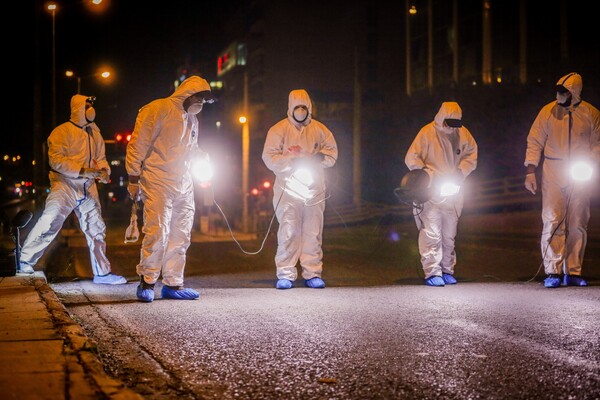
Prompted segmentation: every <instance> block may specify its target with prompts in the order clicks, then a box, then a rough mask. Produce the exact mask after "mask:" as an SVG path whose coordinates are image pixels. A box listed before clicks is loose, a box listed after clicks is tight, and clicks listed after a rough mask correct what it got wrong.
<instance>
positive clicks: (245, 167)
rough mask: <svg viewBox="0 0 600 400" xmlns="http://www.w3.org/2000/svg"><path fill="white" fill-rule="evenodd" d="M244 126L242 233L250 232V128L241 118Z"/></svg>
mask: <svg viewBox="0 0 600 400" xmlns="http://www.w3.org/2000/svg"><path fill="white" fill-rule="evenodd" d="M240 123H241V124H242V231H243V232H244V233H247V232H248V169H249V165H250V128H249V126H248V119H247V118H246V117H245V116H241V117H240Z"/></svg>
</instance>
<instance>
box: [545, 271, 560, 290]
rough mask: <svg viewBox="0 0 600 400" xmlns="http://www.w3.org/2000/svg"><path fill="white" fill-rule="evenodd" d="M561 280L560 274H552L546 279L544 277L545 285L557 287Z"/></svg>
mask: <svg viewBox="0 0 600 400" xmlns="http://www.w3.org/2000/svg"><path fill="white" fill-rule="evenodd" d="M560 281H561V279H560V275H556V274H550V275H548V277H547V278H546V279H544V287H547V288H557V287H559V286H560Z"/></svg>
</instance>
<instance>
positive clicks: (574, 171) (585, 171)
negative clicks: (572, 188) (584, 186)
mask: <svg viewBox="0 0 600 400" xmlns="http://www.w3.org/2000/svg"><path fill="white" fill-rule="evenodd" d="M593 172H594V169H593V168H592V166H591V165H590V164H588V163H586V162H585V161H578V162H576V163H575V164H573V165H571V178H573V180H575V181H578V182H585V181H589V180H590V179H592V173H593Z"/></svg>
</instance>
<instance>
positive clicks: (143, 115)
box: [125, 105, 160, 176]
mask: <svg viewBox="0 0 600 400" xmlns="http://www.w3.org/2000/svg"><path fill="white" fill-rule="evenodd" d="M159 123H160V122H159V121H158V118H157V115H156V112H155V111H154V110H153V108H152V106H149V105H147V106H144V107H142V108H141V109H140V111H139V113H138V116H137V118H136V121H135V127H134V129H133V133H132V134H131V140H130V141H129V143H128V144H127V154H126V157H125V169H126V170H127V174H128V175H132V176H140V175H141V174H142V163H143V162H144V160H145V159H146V156H147V154H148V150H149V149H150V147H151V146H152V143H153V142H154V139H155V137H156V135H157V134H158V132H159V131H160V129H159V127H158V126H157V125H159Z"/></svg>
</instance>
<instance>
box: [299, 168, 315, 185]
mask: <svg viewBox="0 0 600 400" xmlns="http://www.w3.org/2000/svg"><path fill="white" fill-rule="evenodd" d="M294 177H295V178H296V179H298V181H300V183H301V184H303V185H304V186H311V185H312V184H313V183H314V180H313V177H312V174H311V173H310V171H309V170H308V169H306V168H300V169H298V170H297V171H296V172H294Z"/></svg>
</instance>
